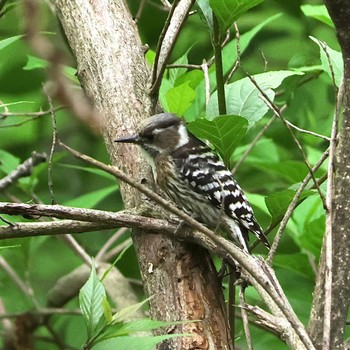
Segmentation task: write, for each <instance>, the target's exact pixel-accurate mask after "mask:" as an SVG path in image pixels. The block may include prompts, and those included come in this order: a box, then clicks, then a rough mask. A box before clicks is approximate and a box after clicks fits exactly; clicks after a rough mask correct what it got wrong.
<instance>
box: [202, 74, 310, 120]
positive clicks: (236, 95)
mask: <svg viewBox="0 0 350 350" xmlns="http://www.w3.org/2000/svg"><path fill="white" fill-rule="evenodd" d="M302 74H303V73H301V72H293V71H273V72H267V73H262V74H257V75H255V76H253V78H254V80H255V81H256V83H257V84H258V86H259V88H260V89H261V90H262V91H263V92H264V94H265V95H266V96H268V98H269V99H270V100H271V101H273V100H274V98H275V91H274V90H273V89H275V88H277V87H278V86H279V85H280V84H281V83H282V81H283V80H284V79H285V78H287V77H290V76H292V75H302ZM225 96H226V108H227V113H228V114H232V115H239V116H241V117H244V118H246V119H247V120H248V122H249V126H252V125H254V124H255V123H256V122H257V121H258V120H260V119H261V118H262V117H263V116H264V115H265V114H266V113H267V111H268V109H269V108H268V106H267V104H266V102H265V101H264V99H263V97H262V94H261V92H260V91H259V90H258V89H257V87H256V86H255V85H254V84H253V83H252V82H251V81H250V79H249V78H248V77H247V78H243V79H240V80H238V81H236V82H234V83H232V84H228V85H226V86H225ZM218 114H219V108H218V101H217V92H214V94H213V95H212V96H211V97H210V100H209V103H208V107H207V116H208V118H213V117H215V116H217V115H218Z"/></svg>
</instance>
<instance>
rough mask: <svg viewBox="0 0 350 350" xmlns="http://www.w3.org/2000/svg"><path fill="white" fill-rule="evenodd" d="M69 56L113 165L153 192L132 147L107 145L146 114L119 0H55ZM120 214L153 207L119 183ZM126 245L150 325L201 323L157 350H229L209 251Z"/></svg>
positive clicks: (135, 50)
mask: <svg viewBox="0 0 350 350" xmlns="http://www.w3.org/2000/svg"><path fill="white" fill-rule="evenodd" d="M53 2H54V4H55V6H56V8H57V13H58V16H59V19H60V21H61V23H62V26H63V28H64V31H65V34H66V36H67V39H68V42H69V45H70V47H71V48H72V51H73V53H74V55H75V57H76V60H77V65H78V77H79V79H80V82H81V84H82V86H83V88H84V90H85V92H86V94H87V96H88V97H89V98H90V100H91V101H92V103H93V105H94V106H95V107H96V109H97V110H98V112H99V114H100V115H101V116H103V120H101V124H102V129H103V134H104V139H105V143H106V146H107V149H108V152H109V154H110V157H111V161H112V164H114V165H117V166H118V167H122V168H123V170H124V171H125V172H127V173H128V174H130V176H132V177H133V178H135V179H138V180H139V181H140V182H142V183H148V184H149V185H150V186H152V178H151V176H150V167H149V166H148V165H147V164H146V163H145V161H144V159H143V158H142V156H141V153H140V152H139V151H138V149H137V148H136V147H133V146H128V145H119V146H116V145H115V144H114V143H113V140H114V139H116V138H118V136H121V135H127V134H132V133H134V132H135V129H136V126H137V125H139V123H140V121H141V120H142V119H144V118H146V117H147V116H149V115H150V114H152V113H153V109H154V106H155V104H156V101H152V100H151V98H150V96H149V93H148V91H149V88H150V86H149V67H148V66H147V64H146V61H145V59H144V52H143V50H142V45H141V42H140V39H139V36H138V33H137V28H136V26H135V24H134V22H133V21H132V18H131V16H130V13H129V11H128V9H127V6H126V3H125V2H124V1H122V0H115V1H112V0H100V1H93V0H90V1H87V0H74V1H72V0H54V1H53ZM121 192H122V196H123V200H124V204H125V207H126V208H127V209H131V208H137V209H135V210H137V212H138V214H141V215H142V214H143V215H147V214H148V215H153V214H154V210H153V209H152V208H154V205H152V204H151V203H149V200H148V199H146V198H145V197H144V196H141V195H140V194H139V193H138V192H136V191H135V190H134V189H132V188H131V187H129V186H126V185H123V184H121ZM133 241H134V246H135V250H136V254H137V258H138V262H139V265H140V270H141V276H142V279H143V282H144V286H145V290H146V291H147V293H148V294H149V295H150V296H153V298H152V299H151V302H150V306H151V309H150V311H151V315H152V317H153V318H156V319H161V320H167V321H178V320H191V319H192V320H202V322H194V323H186V324H184V325H181V326H176V327H173V328H171V329H168V330H167V332H170V333H177V332H180V333H191V334H193V335H194V336H193V337H176V338H173V339H172V340H169V341H168V342H166V343H164V344H162V349H194V348H196V349H232V342H231V339H230V332H229V327H228V324H227V322H226V317H225V311H224V307H223V295H222V290H221V286H220V285H219V284H218V282H217V274H216V271H215V269H214V267H213V264H212V261H211V259H210V255H209V254H208V252H207V251H206V250H204V249H202V248H200V247H198V246H196V245H193V244H189V243H184V242H179V241H177V240H176V239H170V238H169V237H166V236H165V235H162V234H156V233H154V232H141V231H140V230H134V232H133Z"/></svg>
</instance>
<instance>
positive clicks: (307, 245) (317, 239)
mask: <svg viewBox="0 0 350 350" xmlns="http://www.w3.org/2000/svg"><path fill="white" fill-rule="evenodd" d="M325 226H326V225H325V217H319V218H318V219H316V220H311V221H309V222H307V223H306V225H305V229H304V230H303V232H302V234H301V235H300V236H299V239H298V243H299V246H300V247H301V248H302V249H304V250H307V251H309V252H310V253H312V254H313V255H314V256H315V257H316V258H317V259H319V257H320V252H321V247H322V242H323V236H324V233H325V229H326V227H325Z"/></svg>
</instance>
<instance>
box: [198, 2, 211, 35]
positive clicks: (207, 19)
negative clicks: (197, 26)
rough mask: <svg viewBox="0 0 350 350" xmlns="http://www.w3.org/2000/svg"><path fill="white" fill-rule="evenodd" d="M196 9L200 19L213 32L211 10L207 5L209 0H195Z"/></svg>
mask: <svg viewBox="0 0 350 350" xmlns="http://www.w3.org/2000/svg"><path fill="white" fill-rule="evenodd" d="M196 10H197V12H198V14H199V17H200V19H201V20H202V22H203V23H204V25H205V26H206V27H207V29H208V30H209V32H210V33H212V32H213V12H212V9H211V7H210V5H209V0H197V1H196Z"/></svg>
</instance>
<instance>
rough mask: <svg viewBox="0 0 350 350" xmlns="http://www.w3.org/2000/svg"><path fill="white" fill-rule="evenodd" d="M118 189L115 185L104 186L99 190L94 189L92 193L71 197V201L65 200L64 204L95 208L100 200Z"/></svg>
mask: <svg viewBox="0 0 350 350" xmlns="http://www.w3.org/2000/svg"><path fill="white" fill-rule="evenodd" d="M116 190H117V187H116V186H115V185H113V186H109V187H105V188H102V189H100V190H97V191H93V192H90V193H85V194H83V195H81V196H80V197H77V198H74V199H71V200H69V201H66V202H64V205H67V206H70V207H78V208H93V207H94V206H96V205H97V204H98V203H99V202H101V201H102V200H103V199H104V198H106V197H107V196H109V195H110V194H111V193H114V192H115V191H116Z"/></svg>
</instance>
